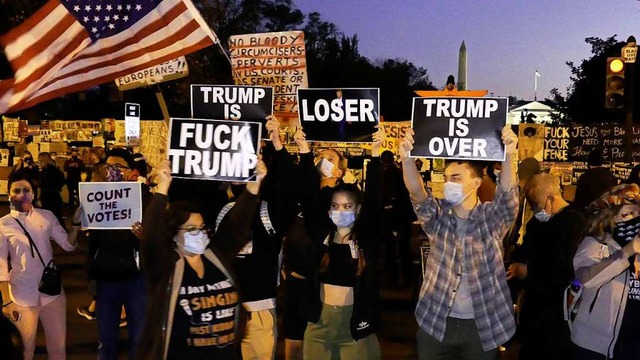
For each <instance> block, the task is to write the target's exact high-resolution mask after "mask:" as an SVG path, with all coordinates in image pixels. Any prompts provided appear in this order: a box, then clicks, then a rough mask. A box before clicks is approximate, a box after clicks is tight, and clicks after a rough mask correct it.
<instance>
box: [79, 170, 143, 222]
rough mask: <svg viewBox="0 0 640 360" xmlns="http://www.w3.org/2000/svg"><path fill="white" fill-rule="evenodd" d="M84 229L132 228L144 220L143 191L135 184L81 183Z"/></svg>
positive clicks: (131, 182)
mask: <svg viewBox="0 0 640 360" xmlns="http://www.w3.org/2000/svg"><path fill="white" fill-rule="evenodd" d="M79 193H80V205H82V221H81V222H82V227H83V228H85V229H109V230H116V229H124V230H129V229H131V225H133V224H134V223H135V222H138V221H142V189H141V185H140V183H138V182H135V181H124V182H81V183H80V185H79Z"/></svg>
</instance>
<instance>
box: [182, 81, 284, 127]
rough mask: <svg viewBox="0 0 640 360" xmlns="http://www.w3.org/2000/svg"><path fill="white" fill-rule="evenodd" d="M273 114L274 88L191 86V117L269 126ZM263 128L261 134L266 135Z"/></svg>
mask: <svg viewBox="0 0 640 360" xmlns="http://www.w3.org/2000/svg"><path fill="white" fill-rule="evenodd" d="M272 111H273V88H272V87H261V86H234V85H191V117H192V118H197V119H217V120H243V121H256V122H260V123H263V124H266V123H267V121H266V119H265V118H266V117H267V116H268V115H271V112H272ZM266 130H267V129H266V128H265V127H264V126H263V128H262V133H263V135H265V136H268V135H267V131H266Z"/></svg>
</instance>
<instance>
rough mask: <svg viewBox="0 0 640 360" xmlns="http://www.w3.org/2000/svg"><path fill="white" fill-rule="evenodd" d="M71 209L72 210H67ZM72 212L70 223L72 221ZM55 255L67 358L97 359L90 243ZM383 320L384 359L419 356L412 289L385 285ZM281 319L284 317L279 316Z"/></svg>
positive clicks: (41, 343) (41, 347)
mask: <svg viewBox="0 0 640 360" xmlns="http://www.w3.org/2000/svg"><path fill="white" fill-rule="evenodd" d="M8 211H9V210H8V206H7V205H6V204H0V215H3V214H6V213H7V212H8ZM66 211H67V212H69V213H70V212H71V209H66ZM70 217H71V216H70V215H69V216H67V222H68V223H70V220H69V219H70ZM54 257H55V261H56V263H57V264H58V266H59V268H60V269H61V270H62V274H63V286H64V291H65V293H66V295H67V358H68V359H70V360H85V359H92V360H93V359H96V358H97V356H96V352H97V348H98V341H97V339H98V329H97V326H96V322H95V321H89V320H87V319H85V318H84V317H81V316H79V315H78V314H77V313H76V308H77V307H78V306H83V305H84V306H86V305H88V304H89V302H90V301H91V297H90V295H89V293H88V292H87V276H86V260H87V244H86V242H85V241H82V242H80V243H79V245H78V248H77V249H76V250H75V251H74V252H71V253H67V252H65V251H63V250H61V249H60V248H59V247H58V246H57V245H55V243H54ZM381 296H382V300H383V308H384V309H383V314H382V319H383V323H384V328H383V330H382V331H380V332H379V334H378V338H379V341H380V346H381V348H382V357H383V359H393V360H404V359H416V358H417V355H416V349H415V333H416V330H417V325H416V322H415V319H414V316H413V310H414V307H415V304H414V302H413V301H412V290H411V289H402V290H399V289H394V288H390V287H387V286H383V287H382V291H381ZM280 322H281V319H280ZM280 332H281V333H282V331H280ZM120 339H121V349H120V357H119V358H120V359H127V358H128V356H127V349H128V342H127V329H126V328H121V329H120ZM516 351H517V346H513V347H512V348H511V349H509V350H508V351H507V352H503V353H501V354H500V359H504V360H516V359H517V356H516V355H515V354H514V353H516ZM45 354H46V347H45V339H44V333H43V332H42V328H41V327H40V328H39V329H38V336H37V348H36V357H35V359H46V355H45ZM276 358H277V359H283V358H284V340H283V339H282V338H280V339H279V341H278V349H277V352H276Z"/></svg>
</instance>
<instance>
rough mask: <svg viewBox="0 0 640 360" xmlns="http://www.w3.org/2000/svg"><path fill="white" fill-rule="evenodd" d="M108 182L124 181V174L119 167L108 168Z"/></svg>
mask: <svg viewBox="0 0 640 360" xmlns="http://www.w3.org/2000/svg"><path fill="white" fill-rule="evenodd" d="M107 181H124V174H123V173H122V170H120V168H118V167H107Z"/></svg>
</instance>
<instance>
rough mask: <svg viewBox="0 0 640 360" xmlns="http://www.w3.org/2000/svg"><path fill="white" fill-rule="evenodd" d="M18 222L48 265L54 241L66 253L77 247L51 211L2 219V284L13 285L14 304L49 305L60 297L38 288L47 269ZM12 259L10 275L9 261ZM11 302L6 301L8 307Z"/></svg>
mask: <svg viewBox="0 0 640 360" xmlns="http://www.w3.org/2000/svg"><path fill="white" fill-rule="evenodd" d="M16 219H18V221H20V222H21V223H22V225H23V226H24V227H25V228H26V229H27V231H28V232H29V234H30V235H31V238H32V239H33V242H34V243H35V244H36V246H37V247H38V250H39V251H40V255H42V260H43V261H44V263H45V265H46V264H48V263H49V261H50V260H51V259H53V251H52V249H51V239H53V240H54V241H55V242H56V243H58V245H60V247H61V248H63V249H64V250H66V251H72V250H74V249H75V248H76V246H75V245H71V244H69V241H68V239H67V238H68V235H67V232H66V231H65V230H64V228H63V227H62V226H60V223H59V222H58V219H57V218H56V217H55V215H53V213H51V212H50V211H49V210H44V209H36V208H33V209H32V210H31V211H28V212H18V211H15V210H11V213H10V214H7V215H5V216H3V217H2V218H0V281H9V285H10V290H11V300H13V301H14V302H15V303H16V304H18V305H20V306H37V305H46V304H48V303H50V302H52V301H53V300H54V299H55V298H56V297H55V296H49V295H46V294H42V293H40V292H39V291H38V285H39V284H40V279H41V278H42V271H43V270H44V266H43V265H42V263H41V262H40V258H39V257H38V254H37V252H36V250H35V249H33V253H32V252H31V246H30V245H29V239H28V238H27V236H26V235H25V233H24V230H22V228H21V227H20V225H18V223H16ZM9 258H10V259H11V271H10V272H9V263H8V260H9ZM7 300H8V299H5V300H4V301H5V303H6V302H7Z"/></svg>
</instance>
